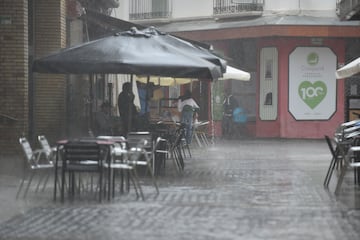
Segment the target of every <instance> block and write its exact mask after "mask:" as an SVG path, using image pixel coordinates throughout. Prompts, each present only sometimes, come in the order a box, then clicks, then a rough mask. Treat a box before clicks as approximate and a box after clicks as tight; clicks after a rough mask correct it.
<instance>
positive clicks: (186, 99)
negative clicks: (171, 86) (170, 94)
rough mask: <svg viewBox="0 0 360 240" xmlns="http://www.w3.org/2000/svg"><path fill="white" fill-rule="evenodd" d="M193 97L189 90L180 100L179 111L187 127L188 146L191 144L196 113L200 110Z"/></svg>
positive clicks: (182, 121)
mask: <svg viewBox="0 0 360 240" xmlns="http://www.w3.org/2000/svg"><path fill="white" fill-rule="evenodd" d="M191 95H192V94H191V91H190V90H189V89H187V90H186V91H185V94H184V95H183V96H180V97H179V100H178V111H179V112H181V123H182V124H184V125H185V130H186V133H185V138H186V143H187V144H190V143H191V138H192V125H193V116H194V112H196V111H197V110H198V109H199V108H200V107H199V105H198V104H197V103H196V102H195V100H194V99H193V98H192V96H191Z"/></svg>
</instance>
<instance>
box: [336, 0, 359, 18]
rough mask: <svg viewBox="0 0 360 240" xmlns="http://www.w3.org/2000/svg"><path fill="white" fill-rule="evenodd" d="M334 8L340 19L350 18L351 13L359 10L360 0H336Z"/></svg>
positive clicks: (353, 13)
mask: <svg viewBox="0 0 360 240" xmlns="http://www.w3.org/2000/svg"><path fill="white" fill-rule="evenodd" d="M336 9H337V14H338V16H339V17H340V18H341V19H344V20H348V19H351V18H352V16H353V15H355V14H356V13H358V12H359V11H360V0H337V1H336Z"/></svg>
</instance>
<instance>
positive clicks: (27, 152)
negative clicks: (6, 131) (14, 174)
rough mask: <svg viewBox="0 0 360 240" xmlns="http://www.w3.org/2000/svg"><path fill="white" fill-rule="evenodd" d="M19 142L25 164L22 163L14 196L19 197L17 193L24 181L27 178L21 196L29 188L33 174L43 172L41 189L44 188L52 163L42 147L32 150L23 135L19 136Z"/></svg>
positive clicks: (25, 193)
mask: <svg viewBox="0 0 360 240" xmlns="http://www.w3.org/2000/svg"><path fill="white" fill-rule="evenodd" d="M19 143H20V145H21V147H22V149H23V151H24V156H25V158H24V159H25V164H24V172H23V176H22V181H21V183H20V186H19V188H18V191H17V193H16V198H18V197H19V194H20V192H21V190H22V188H23V185H24V182H25V181H26V180H27V181H28V183H27V187H26V189H25V192H24V195H23V198H25V197H26V195H27V192H28V190H29V188H30V185H31V182H32V180H33V178H34V176H35V175H36V174H37V173H39V174H40V175H41V173H43V172H44V173H45V177H46V178H45V181H44V183H43V190H44V189H45V186H46V183H47V181H48V179H49V176H50V174H51V173H52V172H53V171H52V170H53V168H54V165H53V163H52V162H50V161H49V160H48V158H47V157H46V153H45V152H44V150H42V149H37V150H34V151H33V150H32V148H31V146H30V143H29V142H28V140H27V139H26V138H25V137H21V138H19ZM28 174H30V177H29V178H28ZM42 178H43V176H40V179H39V183H38V185H37V187H36V191H38V189H39V187H40V184H41V181H42Z"/></svg>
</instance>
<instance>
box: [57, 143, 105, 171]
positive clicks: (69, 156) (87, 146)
mask: <svg viewBox="0 0 360 240" xmlns="http://www.w3.org/2000/svg"><path fill="white" fill-rule="evenodd" d="M63 152H64V156H63V157H64V160H65V164H82V163H83V162H85V161H93V163H94V164H93V165H98V166H99V167H100V166H101V163H102V162H101V161H102V159H103V158H102V154H101V149H100V145H99V144H97V143H96V142H81V141H74V142H68V143H66V144H65V145H64V150H63Z"/></svg>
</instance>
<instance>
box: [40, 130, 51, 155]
mask: <svg viewBox="0 0 360 240" xmlns="http://www.w3.org/2000/svg"><path fill="white" fill-rule="evenodd" d="M38 140H39V142H40V145H41V147H42V149H43V150H44V151H45V153H46V156H50V154H51V152H52V150H51V147H50V144H49V142H48V140H47V139H46V137H45V136H44V135H40V136H38Z"/></svg>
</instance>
